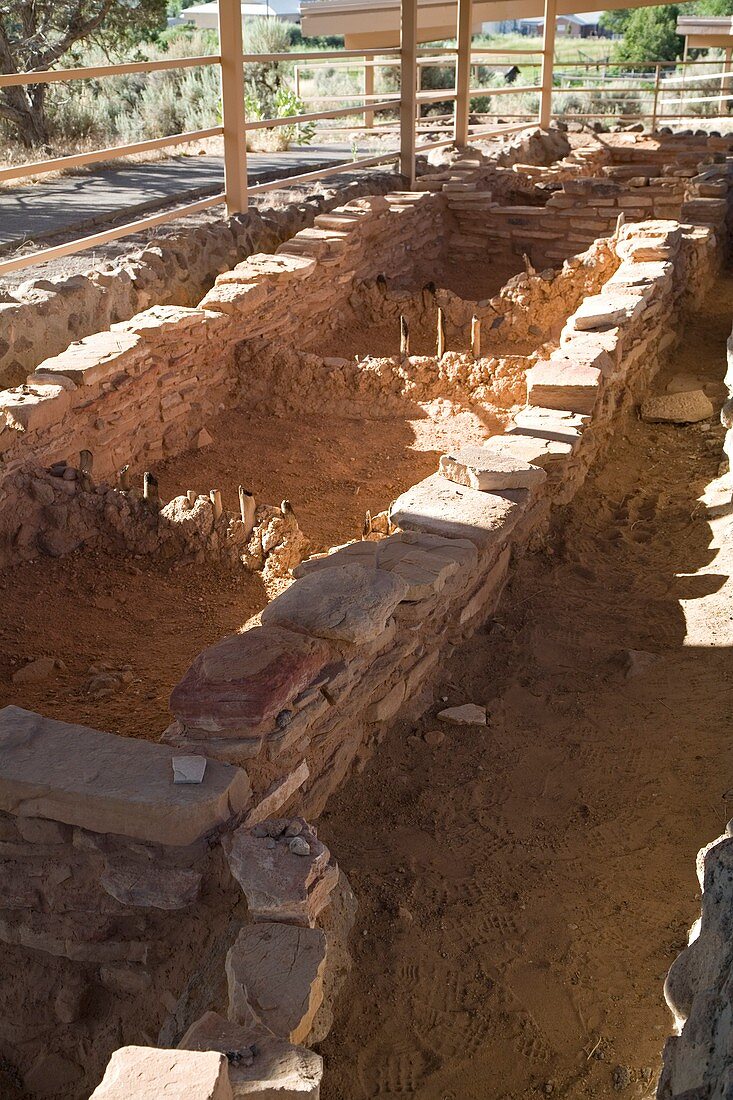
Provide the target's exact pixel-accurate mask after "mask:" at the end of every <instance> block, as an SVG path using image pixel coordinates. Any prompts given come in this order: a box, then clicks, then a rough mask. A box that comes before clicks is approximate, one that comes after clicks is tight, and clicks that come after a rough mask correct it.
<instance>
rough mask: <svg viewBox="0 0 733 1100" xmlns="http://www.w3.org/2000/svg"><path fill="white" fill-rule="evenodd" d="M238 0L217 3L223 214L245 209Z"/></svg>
mask: <svg viewBox="0 0 733 1100" xmlns="http://www.w3.org/2000/svg"><path fill="white" fill-rule="evenodd" d="M242 53H243V49H242V7H241V2H240V0H219V54H220V56H221V103H222V125H223V129H224V186H225V190H226V196H227V212H228V213H229V214H230V215H231V214H242V213H244V211H245V210H246V209H247V135H246V133H245V129H244V121H245V119H244V67H243V65H242Z"/></svg>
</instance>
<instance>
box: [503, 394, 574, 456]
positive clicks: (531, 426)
mask: <svg viewBox="0 0 733 1100" xmlns="http://www.w3.org/2000/svg"><path fill="white" fill-rule="evenodd" d="M589 421H590V417H589V416H587V415H584V414H583V413H574V412H570V411H569V410H568V409H545V408H542V407H538V406H537V405H528V406H527V408H526V409H522V410H521V411H520V412H518V413H516V415H515V416H514V427H513V428H510V429H509V430H508V431H507V432H506V433H505V435H507V436H508V437H509V438H512V437H513V436H515V435H519V436H521V437H522V438H525V439H526V438H532V439H542V440H544V441H545V442H547V443H563V444H565V446H566V447H569V448H570V450H575V449H576V448H577V447H578V446H579V444H580V440H581V438H582V434H583V429H584V428H585V427H586V425H587V424H588V423H589ZM550 453H552V452H550ZM565 453H568V452H565Z"/></svg>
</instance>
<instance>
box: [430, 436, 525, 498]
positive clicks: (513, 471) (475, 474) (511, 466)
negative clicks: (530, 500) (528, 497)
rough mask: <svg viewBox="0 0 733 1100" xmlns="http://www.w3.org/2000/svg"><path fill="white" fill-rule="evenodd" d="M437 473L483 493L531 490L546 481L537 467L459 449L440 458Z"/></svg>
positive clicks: (496, 453)
mask: <svg viewBox="0 0 733 1100" xmlns="http://www.w3.org/2000/svg"><path fill="white" fill-rule="evenodd" d="M438 469H439V471H440V473H441V474H442V475H443V477H447V478H448V480H449V481H455V482H456V484H458V485H468V486H469V487H470V488H471V489H480V490H481V491H482V492H491V491H492V490H500V489H534V488H536V487H537V486H538V485H541V484H542V482H543V481H544V480H545V478H546V477H547V474H546V473H545V471H544V470H542V469H540V467H539V466H533V465H532V464H531V463H530V462H524V461H523V460H522V459H521V458H519V457H514V456H512V455H510V454H507V453H506V452H501V451H496V450H494V451H492V450H491V449H490V448H488V447H461V449H460V450H457V451H452V452H451V453H450V454H445V455H441V458H440V463H439V467H438Z"/></svg>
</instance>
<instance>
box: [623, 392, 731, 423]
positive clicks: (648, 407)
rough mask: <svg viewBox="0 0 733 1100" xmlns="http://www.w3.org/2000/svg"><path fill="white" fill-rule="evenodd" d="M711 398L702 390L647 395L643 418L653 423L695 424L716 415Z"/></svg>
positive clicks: (642, 412) (642, 406) (643, 405)
mask: <svg viewBox="0 0 733 1100" xmlns="http://www.w3.org/2000/svg"><path fill="white" fill-rule="evenodd" d="M714 413H715V410H714V409H713V405H712V402H711V400H710V398H709V397H708V396H707V395H706V394H705V393H703V391H702V390H686V391H683V392H681V393H664V394H660V395H659V396H658V397H647V398H646V399H645V400H644V401H643V402H642V405H641V418H642V420H646V421H648V422H649V423H651V424H655V423H660V424H695V423H696V422H697V421H698V420H710V419H711V418H712V417H713V416H714Z"/></svg>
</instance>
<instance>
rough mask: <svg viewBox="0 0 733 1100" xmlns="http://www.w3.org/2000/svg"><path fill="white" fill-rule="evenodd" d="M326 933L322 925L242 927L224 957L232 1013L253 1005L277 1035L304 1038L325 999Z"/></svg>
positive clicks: (236, 1015)
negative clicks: (321, 927) (305, 926)
mask: <svg viewBox="0 0 733 1100" xmlns="http://www.w3.org/2000/svg"><path fill="white" fill-rule="evenodd" d="M325 966H326V937H325V935H324V933H323V932H322V931H321V929H320V928H302V927H299V926H297V925H292V924H278V923H270V924H253V925H249V926H247V927H245V928H243V929H242V930H241V932H240V933H239V935H238V936H237V939H236V942H235V943H234V946H233V947H232V948H230V950H229V953H228V954H227V960H226V973H227V983H228V986H229V1017H230V1019H232V1020H234V1021H235V1022H237V1023H238V1022H239V1021H240V1019H242V1018H244V1019H245V1020H247V1019H249V1011H250V1009H251V1010H252V1011H253V1012H254V1013H255V1015H256V1017H257V1018H258V1019H259V1020H261V1021H262V1023H263V1024H264V1025H265V1026H266V1027H267V1028H269V1029H270V1031H272V1032H273V1033H274V1034H275V1035H278V1036H280V1038H282V1039H287V1040H288V1041H289V1042H291V1043H299V1042H302V1041H303V1040H304V1039H305V1038H306V1037H307V1035H308V1033H309V1032H310V1030H311V1025H312V1023H313V1018H314V1016H315V1015H316V1012H317V1011H318V1009H319V1008H320V1005H321V1002H322V1000H323V974H324V970H325Z"/></svg>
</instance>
